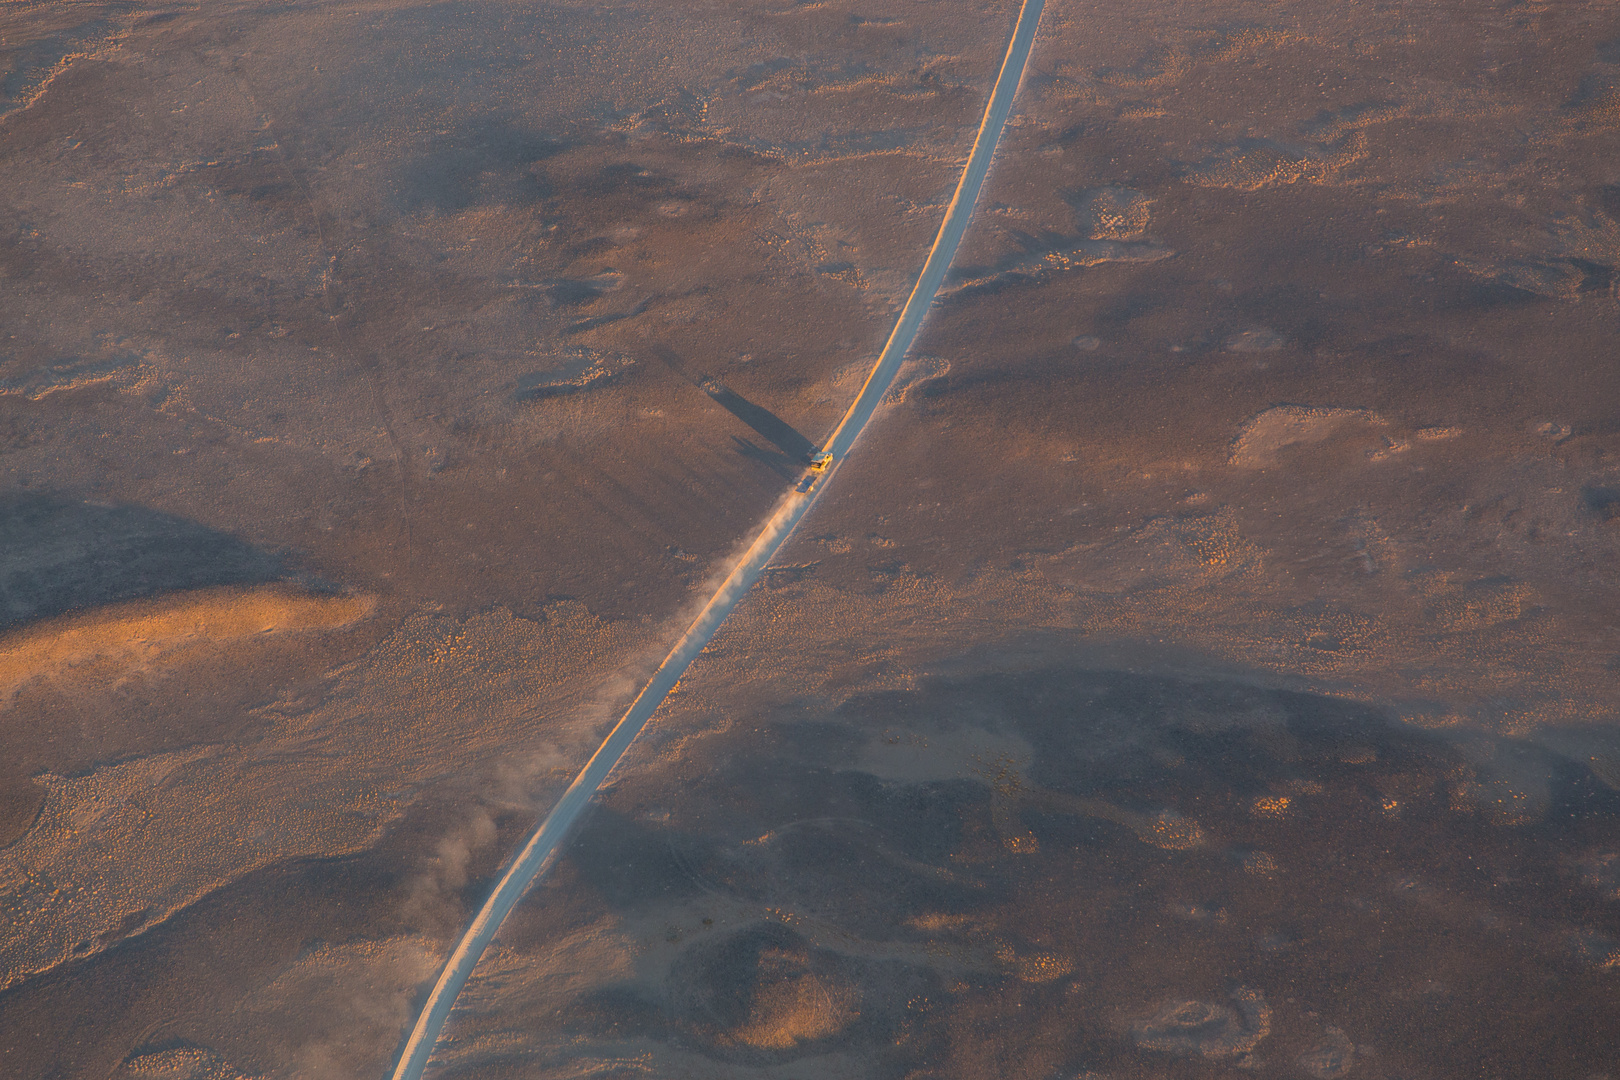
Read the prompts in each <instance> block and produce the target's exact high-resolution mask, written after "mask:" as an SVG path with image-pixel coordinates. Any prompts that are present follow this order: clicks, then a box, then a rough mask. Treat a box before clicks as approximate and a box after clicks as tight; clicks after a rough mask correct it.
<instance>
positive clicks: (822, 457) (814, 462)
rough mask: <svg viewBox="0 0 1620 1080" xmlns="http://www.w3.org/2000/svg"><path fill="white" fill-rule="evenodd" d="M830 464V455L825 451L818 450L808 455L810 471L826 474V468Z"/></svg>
mask: <svg viewBox="0 0 1620 1080" xmlns="http://www.w3.org/2000/svg"><path fill="white" fill-rule="evenodd" d="M831 464H832V455H831V454H829V453H828V452H827V451H825V450H818V451H816V452H815V453H814V454H811V455H810V471H811V472H826V471H827V466H829V465H831Z"/></svg>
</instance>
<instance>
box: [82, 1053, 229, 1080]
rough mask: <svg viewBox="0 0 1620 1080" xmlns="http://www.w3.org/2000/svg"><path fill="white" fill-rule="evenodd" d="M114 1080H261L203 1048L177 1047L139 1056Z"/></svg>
mask: <svg viewBox="0 0 1620 1080" xmlns="http://www.w3.org/2000/svg"><path fill="white" fill-rule="evenodd" d="M111 1080H258V1078H257V1077H256V1076H250V1075H249V1074H247V1073H244V1072H242V1071H240V1070H239V1069H237V1068H236V1067H235V1066H233V1065H231V1063H230V1062H229V1061H227V1060H225V1058H223V1057H221V1056H220V1055H219V1054H217V1053H215V1052H214V1051H212V1050H208V1049H205V1048H203V1047H201V1046H176V1047H169V1048H166V1049H163V1050H151V1051H147V1052H146V1053H137V1054H135V1055H134V1056H132V1057H130V1058H129V1059H128V1060H127V1061H125V1062H124V1063H123V1064H122V1065H120V1066H119V1067H118V1068H117V1069H116V1070H115V1071H114V1072H113V1074H112V1077H111Z"/></svg>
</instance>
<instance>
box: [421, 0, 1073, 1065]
mask: <svg viewBox="0 0 1620 1080" xmlns="http://www.w3.org/2000/svg"><path fill="white" fill-rule="evenodd" d="M1045 6H1046V0H1024V3H1023V6H1022V8H1021V9H1020V10H1019V12H1018V25H1017V26H1016V27H1015V28H1014V29H1013V36H1012V42H1011V43H1010V44H1009V45H1008V46H1007V56H1006V59H1004V60H1003V61H1002V64H1001V73H1000V74H999V75H998V76H997V77H996V85H995V87H994V89H992V90H991V92H990V101H989V104H988V105H987V106H986V107H985V110H984V119H983V120H982V121H980V123H979V133H978V136H977V137H976V138H975V139H974V141H973V152H972V153H971V154H970V155H969V157H968V163H967V167H966V168H965V169H963V170H962V179H961V180H960V181H959V182H958V184H957V186H956V194H955V196H954V197H953V198H952V199H951V205H950V207H949V208H948V209H947V210H946V211H945V221H944V223H943V224H941V225H940V227H939V235H938V236H937V237H936V238H935V239H934V246H933V248H932V249H931V250H930V251H929V252H928V260H927V262H925V263H924V264H923V269H922V274H921V275H920V276H919V277H918V279H917V286H916V288H914V289H913V290H912V291H911V296H910V298H909V299H907V300H906V306H905V307H904V308H903V309H902V310H901V312H900V319H899V321H898V322H897V323H895V327H894V331H893V333H891V334H890V335H889V340H888V342H887V344H885V345H884V346H883V351H882V352H881V353H880V354H878V359H877V363H876V364H874V365H873V366H872V372H871V374H870V375H868V376H867V378H866V385H865V386H863V387H861V392H860V394H859V395H857V396H856V398H855V402H854V404H852V405H851V406H850V407H849V411H848V412H847V413H845V414H844V419H843V420H842V421H841V422H840V423H839V425H838V428H837V429H836V430H835V431H834V432H833V435H832V438H831V439H830V440H828V442H827V443H826V445H825V450H826V451H827V453H829V454H830V455H831V461H830V462H829V463H828V465H827V466H826V468H825V470H823V471H822V472H821V473H819V474H818V473H814V472H811V473H807V474H806V477H805V480H804V481H803V482H801V483H800V484H799V485H798V487H797V488H795V489H794V490H792V491H789V492H788V493H787V494H786V495H785V496H784V497H783V498H782V501H781V502H779V503H778V504H777V506H776V509H775V510H773V511H772V512H771V515H770V517H768V518H767V519H766V521H765V524H764V526H763V527H762V528H761V529H760V531H759V535H758V536H756V537H755V538H754V542H753V543H752V544H750V545H749V546H748V549H747V550H746V551H745V552H743V554H742V555H741V556H740V557H739V558H738V560H737V562H736V563H735V564H734V565H733V566H732V568H731V571H730V572H729V573H728V574H727V575H726V577H725V580H724V581H722V582H721V583H720V587H719V588H718V589H716V590H715V593H714V595H713V596H711V597H710V598H709V601H708V603H706V604H705V605H704V606H703V609H702V610H701V611H699V612H698V614H697V617H696V618H695V619H693V620H692V623H691V625H689V626H688V627H687V628H686V632H685V633H684V634H682V635H681V637H680V640H679V641H677V642H676V643H675V647H674V648H673V649H671V650H670V652H669V655H668V656H666V657H665V658H664V662H663V663H661V664H659V665H658V670H657V671H655V672H653V676H652V678H651V679H650V680H649V681H648V683H647V685H646V686H645V687H644V688H643V689H642V691H641V693H640V694H638V695H636V699H635V701H633V702H632V703H631V704H630V708H629V710H628V711H627V712H626V713H625V714H624V716H623V718H622V719H620V720H619V722H618V723H617V724H616V725H614V728H613V730H612V731H611V732H609V733H608V737H607V739H606V740H604V741H603V743H602V745H601V746H599V747H597V750H596V753H594V754H592V755H591V759H590V760H589V761H587V762H586V763H585V768H584V769H583V770H581V771H580V774H579V776H577V777H576V778H575V779H574V782H573V783H572V784H570V785H569V786H568V790H567V791H565V792H563V795H562V798H560V799H558V800H557V805H556V806H554V807H553V808H552V810H551V813H549V814H547V815H546V818H545V820H544V821H542V822H541V823H540V826H539V828H537V829H536V830H535V831H534V832H533V833H532V834H531V835H530V836H529V838H528V840H527V841H526V842H525V843H524V845H523V848H522V850H521V851H519V852H518V854H517V857H516V858H515V859H513V860H512V864H511V866H509V867H508V868H507V870H506V872H505V873H504V874H503V875H501V880H500V882H499V883H498V884H497V885H496V886H495V891H494V892H493V893H491V894H490V897H489V899H488V900H487V901H485V903H484V906H483V908H482V909H481V910H480V911H479V912H478V916H477V918H475V919H473V921H472V925H471V926H469V927H468V928H467V932H466V933H465V934H463V935H462V937H461V940H460V941H459V942H458V943H457V944H456V950H455V952H453V953H451V954H450V959H449V960H448V961H447V962H446V963H445V966H444V971H443V972H442V973H440V975H439V980H438V982H437V983H435V984H434V986H433V992H432V993H430V994H429V995H428V998H427V1001H426V1002H424V1003H423V1006H422V1012H421V1015H419V1016H418V1017H417V1020H416V1026H415V1027H414V1028H413V1029H412V1030H411V1035H410V1038H409V1039H408V1040H407V1041H406V1043H405V1048H404V1050H403V1051H402V1052H401V1054H400V1058H399V1063H398V1065H397V1066H396V1067H395V1069H394V1073H393V1080H418V1078H419V1077H420V1076H421V1075H422V1071H423V1070H424V1069H425V1068H426V1067H427V1063H428V1058H429V1057H430V1056H431V1055H432V1053H433V1048H434V1046H435V1045H436V1044H437V1043H438V1039H439V1032H440V1030H441V1029H443V1027H444V1023H445V1021H446V1020H447V1019H448V1018H449V1016H450V1010H451V1008H453V1007H454V1006H455V1003H456V998H457V996H458V995H460V993H461V988H462V986H464V985H465V984H466V982H467V979H468V977H469V976H471V975H472V971H473V966H474V965H475V964H477V963H478V959H479V957H481V956H482V955H483V953H484V949H485V948H487V947H488V946H489V943H490V941H491V940H492V939H493V938H494V937H495V932H496V931H497V930H499V929H500V927H501V923H502V922H504V921H505V920H506V916H507V915H508V914H509V913H510V912H511V910H512V909H513V908H514V907H516V906H517V903H518V901H519V900H521V899H522V898H523V894H524V893H525V892H526V891H527V890H528V888H529V886H530V885H533V884H534V882H535V881H536V880H538V879H539V877H540V875H541V874H542V873H544V872H545V870H546V867H547V866H548V865H550V863H551V860H552V859H553V858H554V857H555V856H556V854H557V852H558V851H559V850H560V849H561V848H562V843H563V841H564V840H565V839H566V838H567V836H568V832H569V830H570V829H571V828H572V827H573V826H574V823H575V822H576V821H578V820H579V817H580V815H581V814H582V813H583V812H584V810H585V808H586V806H588V805H589V804H590V801H591V799H592V797H594V796H595V795H596V792H597V790H598V789H599V788H600V787H601V786H602V783H603V782H604V781H605V780H606V779H607V777H608V774H609V773H610V772H612V770H613V766H615V765H616V764H618V762H619V758H621V757H622V756H623V755H624V752H625V751H626V750H628V749H629V748H630V744H631V742H633V741H634V740H635V737H636V736H637V735H639V734H640V733H641V729H642V728H643V727H644V726H645V725H646V723H647V721H648V720H649V719H651V718H652V714H653V712H654V711H655V710H657V708H658V706H659V705H661V704H663V701H664V698H665V697H667V696H668V695H669V692H670V690H672V689H673V688H674V686H675V683H676V682H677V681H678V680H679V679H680V677H681V676H682V675H683V674H685V673H686V669H687V667H688V666H689V665H690V664H691V663H692V661H693V660H695V659H696V658H697V655H698V653H700V652H702V651H703V648H704V646H706V645H707V644H708V643H709V639H710V638H712V637H713V636H714V634H715V631H717V630H719V629H720V624H721V623H722V622H724V621H725V618H726V616H727V615H729V614H730V613H731V609H732V608H734V607H736V606H737V602H738V601H739V600H741V599H742V598H743V596H744V595H745V594H746V593H747V592H748V589H749V588H750V587H751V586H752V585H753V584H754V582H755V581H757V580H759V576H760V574H761V573H762V572H763V571H764V569H765V565H766V564H767V563H768V562H770V560H771V559H772V557H774V556H775V555H776V552H777V551H778V550H779V549H780V548H781V547H782V545H783V544H784V543H786V542H787V538H788V536H789V535H790V534H791V533H792V532H793V527H794V526H795V525H797V524H798V523H799V519H801V518H802V517H804V515H805V513H806V512H807V511H808V510H809V509H810V506H811V504H812V503H814V502H815V500H816V497H817V496H818V495H820V494H821V492H822V491H824V490H825V489H826V487H827V485H828V484H829V483H830V482H831V480H832V477H833V473H835V472H836V471H837V470H838V466H839V465H840V464H841V463H842V462H843V460H844V457H845V455H847V454H848V453H849V450H850V447H851V446H853V445H854V443H855V440H856V438H857V437H858V436H859V435H860V433H861V430H862V429H863V428H865V427H866V424H867V421H869V420H871V419H872V414H873V413H874V412H875V411H876V410H877V407H878V404H879V402H881V401H882V400H883V395H884V394H886V393H887V392H888V389H889V384H890V383H892V382H893V381H894V377H895V375H896V374H897V373H898V372H899V370H900V363H901V361H902V360H904V359H905V355H906V350H907V349H909V348H910V347H911V342H912V340H913V339H914V338H916V336H917V331H918V330H919V329H921V327H922V322H923V317H924V316H925V315H926V314H927V313H928V309H929V307H930V306H931V305H932V304H933V302H934V295H935V294H936V293H937V292H938V291H939V287H940V284H941V283H942V282H943V281H944V280H945V272H946V270H948V269H949V268H950V265H951V259H952V258H953V257H955V255H956V248H957V245H958V244H960V243H961V241H962V234H963V233H964V232H966V231H967V226H968V220H969V219H970V218H971V217H972V216H973V206H974V203H976V202H977V201H978V198H979V189H980V187H981V186H983V184H984V178H985V176H986V175H987V174H988V173H989V171H990V162H991V159H992V158H993V157H994V156H995V150H996V143H997V142H998V141H999V140H1000V139H1001V131H1002V129H1003V128H1004V127H1005V126H1006V123H1007V116H1008V114H1009V113H1011V111H1012V104H1013V99H1014V98H1015V97H1017V94H1018V84H1019V81H1020V80H1021V79H1022V78H1023V75H1024V68H1025V67H1026V65H1027V64H1028V61H1029V54H1030V49H1031V47H1032V46H1033V45H1034V43H1035V29H1036V27H1037V26H1038V25H1039V23H1040V18H1041V10H1042V9H1043V8H1044V7H1045Z"/></svg>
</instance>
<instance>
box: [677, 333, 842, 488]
mask: <svg viewBox="0 0 1620 1080" xmlns="http://www.w3.org/2000/svg"><path fill="white" fill-rule="evenodd" d="M656 354H657V356H658V358H659V359H660V360H662V361H663V362H664V363H665V364H666V365H668V367H669V369H670V370H671V371H673V372H675V374H677V375H679V376H680V377H681V378H683V379H685V380H686V381H687V382H689V383H691V384H692V385H693V386H695V387H697V388H698V389H699V390H702V391H703V392H704V393H705V394H708V395H709V398H710V400H712V401H713V402H714V403H715V404H717V405H719V406H720V407H721V408H722V409H725V410H726V411H727V412H729V413H730V414H731V415H732V416H735V417H736V418H737V419H738V420H741V421H742V422H743V423H745V424H747V425H748V426H749V427H750V428H753V429H754V433H755V434H757V435H758V436H759V437H760V438H762V439H764V440H765V441H767V442H769V443H770V444H771V445H772V446H774V447H776V449H777V450H778V451H780V452H781V453H782V454H784V455H786V457H787V458H788V459H789V461H790V462H791V463H794V464H802V463H804V462H807V461H808V460H809V459H810V455H811V454H812V453H814V452H815V449H816V445H815V444H814V443H812V442H811V441H810V440H809V439H807V438H805V437H804V436H803V435H801V434H800V433H799V432H798V430H797V429H796V428H794V427H793V425H791V424H789V423H788V422H787V421H785V420H783V419H782V418H781V417H779V416H777V415H776V414H775V413H773V412H771V411H770V410H769V409H766V408H763V407H762V406H759V405H756V404H754V403H753V402H752V401H749V400H748V399H747V398H745V397H743V396H742V395H741V394H739V393H737V392H736V391H735V390H733V389H731V387H729V386H727V385H726V384H725V383H722V382H721V381H720V380H719V379H715V378H711V377H709V376H707V375H702V374H698V373H695V372H692V371H688V370H687V367H686V363H685V361H683V360H682V359H681V357H680V356H679V355H678V354H677V353H676V352H675V351H674V350H673V349H668V348H660V349H658V350H656ZM737 443H738V449H739V450H740V451H741V452H742V453H744V454H747V455H748V456H749V457H753V458H759V459H760V460H765V458H764V456H763V455H762V453H761V450H760V448H759V447H757V446H755V445H754V444H753V443H752V442H750V441H748V440H747V439H738V440H737ZM772 468H776V466H775V465H774V464H773V465H772ZM777 471H778V472H781V470H780V469H777ZM784 475H790V474H784Z"/></svg>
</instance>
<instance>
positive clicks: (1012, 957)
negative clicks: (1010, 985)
mask: <svg viewBox="0 0 1620 1080" xmlns="http://www.w3.org/2000/svg"><path fill="white" fill-rule="evenodd" d="M996 959H997V960H998V961H999V962H1000V963H1001V965H1002V967H1004V968H1006V969H1007V970H1009V971H1011V972H1012V973H1013V974H1014V975H1015V976H1017V977H1018V980H1019V981H1020V982H1027V983H1037V984H1038V983H1049V982H1055V981H1056V980H1058V979H1061V978H1063V976H1065V975H1068V974H1069V973H1070V972H1072V971H1074V962H1073V961H1072V960H1070V959H1069V958H1068V957H1066V956H1060V955H1059V954H1057V953H1052V952H1030V953H1022V954H1021V953H1019V952H1018V950H1016V949H1014V948H1013V947H1012V946H1011V945H1006V944H1003V945H1000V946H998V947H997V949H996Z"/></svg>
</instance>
